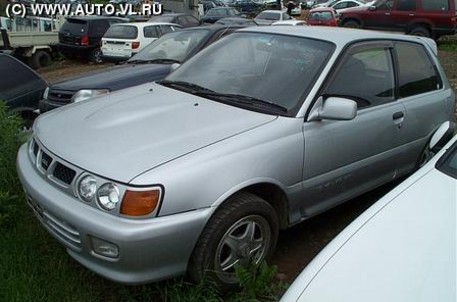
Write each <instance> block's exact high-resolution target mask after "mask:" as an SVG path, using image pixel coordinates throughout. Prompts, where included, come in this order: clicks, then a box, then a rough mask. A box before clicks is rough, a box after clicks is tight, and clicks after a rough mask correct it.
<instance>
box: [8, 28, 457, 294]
mask: <svg viewBox="0 0 457 302" xmlns="http://www.w3.org/2000/svg"><path fill="white" fill-rule="evenodd" d="M282 22H290V23H292V21H291V20H284V21H282ZM292 24H296V23H292ZM210 44H211V45H210ZM183 62H184V63H183ZM175 63H176V64H175ZM181 63H182V64H181ZM178 64H179V65H178ZM291 79H292V80H293V81H291ZM97 81H99V83H96V82H97ZM103 81H104V82H103ZM152 81H155V82H152ZM102 82H103V83H102ZM297 82H298V83H301V85H291V83H297ZM92 84H93V86H91V85H92ZM44 95H45V98H44V101H43V105H44V104H50V107H49V108H44V109H43V111H46V110H48V109H52V108H53V107H60V106H62V105H63V104H68V103H72V104H70V105H66V106H65V107H63V108H60V109H55V110H52V111H51V112H49V113H46V114H43V115H41V116H40V117H39V118H38V119H37V120H36V122H35V124H34V127H33V130H34V131H33V135H32V137H31V139H30V140H29V141H28V142H27V143H26V144H24V145H23V146H22V147H21V149H20V150H19V153H18V158H17V169H18V174H19V177H20V180H21V182H22V184H23V187H24V189H25V191H26V196H27V202H28V204H29V206H30V207H31V209H32V210H33V211H34V213H35V214H36V216H37V219H38V220H39V221H40V222H41V223H42V224H43V226H44V227H45V228H46V230H47V231H48V232H49V233H50V234H51V235H52V236H54V237H56V238H57V240H59V241H60V242H61V243H62V244H63V245H64V246H65V247H66V248H67V251H68V253H69V254H70V256H72V257H73V258H74V259H76V261H78V262H80V263H81V264H82V265H84V266H86V267H87V268H89V269H90V270H92V271H94V272H96V273H98V274H100V275H102V276H104V277H106V278H108V279H111V280H115V281H117V282H121V283H128V284H137V283H145V282H154V281H158V280H163V279H166V278H171V277H174V276H178V275H184V274H186V275H188V276H189V277H190V278H191V279H192V280H193V281H195V282H199V281H201V280H202V279H203V277H204V276H205V274H211V276H212V277H213V278H212V279H213V281H214V282H216V284H218V285H219V286H220V288H221V290H227V289H230V288H233V287H234V286H235V285H236V278H235V266H236V265H238V264H241V265H245V264H247V263H249V262H254V263H260V262H261V261H263V260H264V259H268V258H269V256H271V254H272V253H273V251H274V249H275V245H276V243H277V239H278V234H279V230H280V229H285V228H288V227H290V226H293V225H295V224H297V223H299V222H301V221H304V220H306V219H308V218H310V217H313V216H315V215H317V214H319V213H322V212H323V211H325V210H327V209H330V208H332V207H334V206H337V205H339V204H341V203H343V202H345V201H347V200H349V199H351V198H353V197H355V196H358V195H360V194H362V193H365V192H367V191H369V190H371V189H373V188H376V187H378V186H380V185H383V184H385V183H387V182H390V181H392V180H394V179H398V178H399V177H402V176H404V175H407V174H408V173H411V172H413V171H415V170H417V169H418V168H420V167H424V169H429V168H430V166H427V162H428V161H429V160H430V158H431V156H432V155H433V154H434V153H436V152H438V149H439V148H440V147H442V146H443V145H444V144H445V143H446V142H447V141H448V140H449V138H450V136H451V135H452V133H453V130H454V128H455V124H454V112H455V94H454V92H453V91H452V89H451V87H450V85H449V83H448V80H447V78H446V75H445V74H444V72H443V70H442V68H441V66H440V63H439V61H438V58H437V53H436V44H435V43H434V42H433V41H432V40H430V39H428V38H423V37H415V36H405V35H395V34H389V33H381V32H368V31H360V30H354V29H347V28H328V27H323V26H309V27H306V28H304V27H303V26H290V27H286V26H276V25H275V26H263V27H261V26H251V27H247V28H242V29H237V28H234V27H232V26H226V27H221V26H217V25H216V26H207V27H198V28H192V29H182V30H178V31H174V32H170V33H167V34H165V35H163V36H162V37H160V38H158V39H157V40H155V41H154V42H152V43H151V44H149V45H148V46H146V47H145V48H144V49H142V50H141V51H140V52H139V53H138V54H136V55H134V56H133V57H132V58H131V59H129V60H128V61H126V63H124V64H121V65H117V66H114V67H111V68H109V69H107V70H105V71H99V72H97V73H94V74H90V75H87V76H81V77H79V78H77V79H73V80H69V81H63V82H61V83H56V84H53V85H51V86H50V87H49V88H48V89H46V91H45V93H44ZM63 100H65V101H63ZM61 101H62V102H61ZM52 102H54V103H52ZM44 106H45V105H44ZM335 146H337V148H336V147H335ZM448 147H449V146H447V147H446V148H448ZM440 155H441V154H440ZM446 158H452V156H450V157H446ZM446 160H447V159H446ZM443 161H445V160H443ZM446 163H447V162H446ZM446 163H445V164H443V167H444V166H446V165H447V164H446ZM450 166H451V167H450V168H449V167H448V168H443V169H444V170H442V171H447V172H445V173H453V172H452V171H453V170H452V169H453V168H455V167H454V161H453V159H452V160H451V165H450ZM440 169H441V168H440ZM421 171H424V170H421ZM427 171H428V170H427ZM449 171H451V172H449ZM424 173H425V174H426V173H427V172H426V171H425V172H424ZM451 177H452V175H451ZM445 178H446V177H445V176H441V178H440V180H439V181H438V182H440V183H441V184H444V185H445V186H446V188H447V190H448V191H446V192H448V193H446V194H447V195H449V196H450V195H451V194H450V193H449V192H451V191H452V190H449V188H448V187H449V184H451V181H448V180H445ZM408 186H409V185H408ZM420 187H422V185H421V186H420ZM436 188H438V187H436ZM453 189H455V187H453ZM402 191H403V189H402ZM421 194H423V192H422V193H421ZM421 194H418V195H417V194H416V195H414V194H413V195H412V196H413V197H414V196H419V195H421ZM395 195H396V194H395ZM447 195H446V196H447ZM390 199H391V198H389V200H390ZM428 200H430V199H428ZM412 201H415V198H412V199H411V201H409V202H407V203H406V206H402V208H401V209H400V213H402V214H401V215H397V216H395V217H397V218H398V220H399V221H401V217H403V216H402V215H403V214H404V213H408V211H407V210H406V208H407V207H408V206H409V207H411V204H412V203H411V202H412ZM451 201H454V202H455V196H454V199H453V200H451ZM399 203H401V202H399ZM420 204H421V205H425V204H426V203H420ZM441 204H443V205H444V206H445V207H444V211H443V213H451V212H452V211H450V210H449V209H452V207H450V206H449V205H448V204H445V203H440V205H441ZM450 204H452V202H451V203H450ZM382 207H383V208H384V206H382ZM405 207H406V208H405ZM415 208H416V207H415ZM432 208H433V209H432ZM430 209H432V210H434V209H435V207H433V206H430V205H428V206H427V208H426V210H425V213H429V212H430V211H432V210H430ZM378 212H379V211H376V213H378ZM433 213H435V212H433ZM367 215H373V212H372V213H371V214H367ZM432 216H433V215H432ZM378 217H380V216H378ZM423 217H424V216H423V215H421V216H419V218H423ZM424 219H425V218H424ZM446 219H447V218H446ZM387 220H389V219H387ZM434 221H440V219H434ZM450 221H451V220H450V219H447V220H445V222H446V223H447V222H449V223H450ZM413 222H414V223H413V224H411V229H416V226H421V224H420V222H421V220H420V219H418V218H417V217H416V218H415V219H414V220H413ZM363 225H365V223H364V222H363ZM449 225H450V224H449ZM446 226H447V225H446ZM446 226H445V227H446ZM422 227H423V226H422ZM425 229H427V230H429V229H428V228H424V230H425ZM440 230H443V228H438V233H440ZM348 232H349V231H348ZM393 233H395V234H396V235H398V238H400V239H401V238H402V235H400V234H401V233H400V232H393ZM435 233H436V232H430V234H435ZM377 234H378V233H377ZM379 234H381V233H379ZM441 234H443V232H441ZM450 234H453V233H452V232H450ZM350 237H352V236H350ZM388 237H389V236H386V237H382V238H388ZM442 237H443V238H445V239H446V238H448V237H446V236H444V235H443V236H442ZM380 238H381V237H380ZM418 238H419V237H418ZM362 239H364V238H361V239H358V238H356V237H354V241H357V240H362ZM380 242H386V241H380ZM420 242H423V240H422V241H421V240H416V241H413V242H412V243H411V244H412V245H411V246H408V249H405V250H407V251H409V252H410V250H414V246H415V244H418V245H417V246H418V247H424V246H425V245H424V244H419V243H420ZM361 245H362V243H359V242H357V244H356V246H361ZM447 247H448V246H444V248H443V249H441V248H440V250H445V249H446V248H447ZM335 250H338V251H342V249H339V248H338V247H337V248H336V249H335ZM375 250H376V251H378V250H379V249H375ZM331 253H333V250H332V252H331ZM350 254H351V253H348V254H347V255H349V256H350ZM409 254H410V253H409ZM409 254H408V255H409ZM386 255H387V254H386ZM405 255H406V254H405ZM439 255H447V254H446V253H440V254H439ZM360 259H362V258H360ZM385 259H387V260H389V257H385ZM322 263H324V264H327V263H329V264H328V265H329V266H328V267H330V266H332V265H333V264H332V263H331V262H327V261H324V262H319V263H318V264H316V266H315V267H320V266H322V265H323V264H322ZM342 263H343V265H341V266H340V267H342V268H343V270H342V272H344V273H348V272H350V271H351V270H347V269H345V268H347V267H348V265H349V266H350V263H351V262H350V261H348V262H346V261H343V262H342ZM417 263H420V262H417ZM380 266H381V265H378V266H376V267H380ZM334 267H335V269H332V270H331V271H332V272H333V271H335V272H336V273H335V274H327V275H325V276H324V275H323V274H324V273H326V271H325V270H320V269H319V273H321V274H322V275H321V276H323V277H322V280H323V281H322V282H321V281H320V280H321V279H320V276H318V278H317V279H314V278H311V279H312V280H313V282H316V283H313V284H312V285H314V284H316V288H317V289H316V291H313V294H315V293H326V292H327V291H325V290H324V291H323V290H322V287H321V286H320V285H322V284H323V285H322V286H324V287H325V286H326V284H328V282H326V281H325V280H327V279H325V278H324V277H331V278H330V279H329V280H331V281H334V280H338V278H339V276H340V275H339V274H338V270H336V269H337V268H338V263H337V264H336V265H335V266H334ZM364 267H367V266H364ZM411 267H414V266H411ZM449 267H452V265H450V266H449ZM385 271H387V270H385ZM427 271H429V270H427ZM368 272H369V273H372V271H368ZM312 273H313V274H314V273H315V271H314V270H313V271H312ZM412 275H414V274H412ZM307 276H308V274H307ZM357 276H358V275H357ZM357 276H355V277H357ZM445 277H446V278H447V275H446V274H445ZM311 279H306V280H311ZM359 279H360V278H359ZM359 279H356V280H357V281H355V282H356V284H357V285H360V286H361V287H362V285H364V284H365V283H362V282H361V280H359ZM362 279H363V281H365V282H366V281H369V278H362ZM349 280H351V279H350V278H349V277H348V279H347V280H345V281H346V283H345V284H347V286H351V282H350V281H349ZM446 280H447V279H446ZM408 281H409V280H408ZM307 282H308V281H307ZM335 282H336V281H335ZM333 283H334V282H333ZM333 283H332V284H333ZM435 283H436V282H434V283H433V284H435ZM451 283H452V282H447V283H445V284H451ZM391 284H393V283H392V282H391ZM411 284H413V283H411ZM414 284H416V283H414ZM414 284H413V285H414ZM345 288H346V287H343V286H341V287H338V290H341V291H339V292H341V293H343V294H348V293H351V292H350V291H344V289H345ZM367 288H371V287H367ZM308 289H309V290H311V289H312V287H308ZM297 292H301V289H297V290H292V293H291V294H290V295H289V297H291V299H294V297H295V294H294V293H297ZM366 292H369V291H366ZM410 292H411V291H410ZM450 292H451V291H450ZM440 293H443V295H447V293H448V292H447V291H440ZM343 294H342V295H343ZM298 296H300V293H299V294H298ZM313 297H314V296H313ZM351 297H352V296H350V295H348V299H349V300H351ZM400 297H403V296H400ZM427 297H429V296H427ZM364 298H365V299H363V300H365V301H366V300H367V299H368V300H370V299H369V297H367V296H364ZM321 300H323V301H325V300H335V298H334V297H332V298H331V299H325V298H322V299H321ZM386 300H395V299H389V298H387V299H386ZM397 300H405V299H401V298H399V299H397ZM413 300H414V299H413ZM416 300H417V299H416Z"/></svg>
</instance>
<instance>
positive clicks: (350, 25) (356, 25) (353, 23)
mask: <svg viewBox="0 0 457 302" xmlns="http://www.w3.org/2000/svg"><path fill="white" fill-rule="evenodd" d="M343 27H348V28H360V27H361V26H360V23H359V22H358V21H356V20H347V21H344V22H343Z"/></svg>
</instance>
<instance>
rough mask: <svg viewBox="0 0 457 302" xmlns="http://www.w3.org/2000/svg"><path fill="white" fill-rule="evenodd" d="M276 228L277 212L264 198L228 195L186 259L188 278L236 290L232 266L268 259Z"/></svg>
mask: <svg viewBox="0 0 457 302" xmlns="http://www.w3.org/2000/svg"><path fill="white" fill-rule="evenodd" d="M278 230H279V224H278V217H277V214H276V212H275V210H274V209H273V207H272V206H271V205H270V204H268V203H267V202H266V201H265V200H263V199H261V198H259V197H258V196H256V195H253V194H250V193H238V194H236V195H234V196H232V197H230V198H229V199H228V200H227V201H226V202H225V203H224V204H223V205H222V206H221V207H220V208H219V209H218V210H217V211H216V212H215V213H214V214H213V216H212V217H211V218H210V220H209V221H208V223H207V224H206V226H205V228H204V229H203V232H202V234H201V235H200V238H199V240H198V242H197V244H196V246H195V248H194V251H193V253H192V256H191V259H190V261H189V268H188V274H189V277H190V278H191V280H192V281H194V282H196V283H198V282H200V281H201V280H202V279H203V276H207V277H208V278H209V279H210V280H211V281H212V282H214V283H215V284H216V285H217V286H218V287H219V290H220V291H221V292H226V291H229V290H232V289H235V288H236V287H237V280H236V278H235V274H234V265H235V264H236V263H238V264H241V265H247V264H248V263H249V262H254V263H256V264H258V263H260V262H261V261H263V260H268V259H269V258H270V257H271V255H272V253H273V251H274V249H275V247H276V242H277V239H278ZM229 244H230V246H229ZM224 260H225V261H224Z"/></svg>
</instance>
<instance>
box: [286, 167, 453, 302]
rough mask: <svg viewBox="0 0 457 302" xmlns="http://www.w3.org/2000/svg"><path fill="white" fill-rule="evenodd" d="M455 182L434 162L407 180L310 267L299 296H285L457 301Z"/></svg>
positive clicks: (299, 283) (301, 280)
mask: <svg viewBox="0 0 457 302" xmlns="http://www.w3.org/2000/svg"><path fill="white" fill-rule="evenodd" d="M413 177H414V176H413ZM456 184H457V182H456V180H455V179H453V178H452V177H449V176H447V175H445V174H444V173H442V172H440V171H438V170H435V169H433V170H431V171H429V172H428V173H426V174H425V175H423V176H421V177H420V178H419V179H417V180H416V181H415V182H414V183H412V182H410V183H407V185H408V187H406V188H405V186H404V185H403V184H402V185H401V186H402V187H401V188H402V189H403V191H402V192H401V193H399V192H398V190H397V189H396V190H394V191H392V192H391V193H389V195H388V196H386V197H389V199H386V198H383V199H381V200H379V201H378V202H377V203H376V204H374V205H373V207H372V208H370V209H369V210H368V211H367V212H366V213H364V214H363V215H362V216H361V217H359V218H358V219H357V220H356V221H354V222H353V223H352V224H351V225H350V226H349V227H348V228H347V229H345V230H344V231H343V232H342V233H341V234H340V235H339V236H338V237H337V238H336V239H335V240H334V241H332V242H331V243H330V244H329V245H328V246H327V247H326V248H325V249H324V250H323V252H321V254H320V255H318V257H316V258H315V259H314V260H313V262H312V263H311V264H310V265H309V266H308V267H307V268H306V269H305V271H304V272H303V273H302V274H301V275H300V277H299V279H297V280H296V281H295V282H294V285H295V283H297V286H298V287H300V289H301V290H300V291H296V289H291V292H290V294H291V295H292V293H294V296H300V299H299V300H298V299H295V298H292V297H291V295H290V296H288V297H287V296H285V297H284V299H283V300H281V301H351V302H359V301H374V302H377V301H379V302H380V301H403V302H413V301H414V302H416V301H455V288H456V276H455V268H456V265H457V263H456V236H455V234H456V204H457V185H456ZM399 188H400V187H399ZM329 284H331V285H332V286H331V290H328V286H329ZM294 285H292V287H293V286H294ZM292 287H291V288H292ZM303 289H304V290H303ZM294 291H295V292H294Z"/></svg>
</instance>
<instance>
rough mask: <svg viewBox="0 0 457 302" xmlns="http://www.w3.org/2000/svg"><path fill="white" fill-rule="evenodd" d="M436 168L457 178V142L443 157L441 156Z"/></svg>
mask: <svg viewBox="0 0 457 302" xmlns="http://www.w3.org/2000/svg"><path fill="white" fill-rule="evenodd" d="M436 168H437V169H438V170H440V171H441V172H443V173H446V174H447V175H449V176H451V177H453V178H455V179H457V142H455V143H454V144H453V145H452V146H451V148H449V150H448V151H447V152H446V153H445V154H444V155H443V157H441V159H440V160H439V161H438V163H437V165H436Z"/></svg>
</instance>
